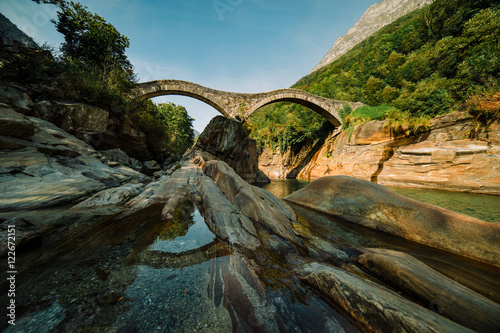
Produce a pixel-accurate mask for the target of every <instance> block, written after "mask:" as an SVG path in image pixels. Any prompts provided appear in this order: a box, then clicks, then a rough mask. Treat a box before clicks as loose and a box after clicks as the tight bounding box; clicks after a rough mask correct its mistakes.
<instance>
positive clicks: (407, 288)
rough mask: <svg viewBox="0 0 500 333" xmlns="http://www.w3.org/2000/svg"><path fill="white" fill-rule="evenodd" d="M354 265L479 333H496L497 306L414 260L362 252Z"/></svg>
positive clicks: (402, 255) (386, 252)
mask: <svg viewBox="0 0 500 333" xmlns="http://www.w3.org/2000/svg"><path fill="white" fill-rule="evenodd" d="M363 252H364V254H362V255H361V256H359V258H358V263H359V264H360V265H361V266H362V267H363V268H364V269H365V270H367V271H369V272H370V273H372V274H375V275H376V276H377V277H378V278H380V279H382V280H383V281H385V282H387V283H388V284H389V285H391V286H394V287H396V288H397V289H398V290H402V291H404V292H405V293H406V294H407V295H409V296H412V297H416V298H417V299H418V300H420V301H424V302H425V304H426V305H427V306H428V307H429V308H431V309H433V310H435V311H437V312H439V314H441V315H443V316H445V317H447V318H449V319H451V320H453V321H455V322H457V323H459V324H461V325H463V326H466V327H469V328H471V329H473V330H476V331H479V332H492V333H493V332H498V331H499V329H500V305H498V304H497V303H495V302H493V301H491V300H489V299H487V298H486V297H484V296H482V295H480V294H478V293H476V292H474V291H472V290H470V289H468V288H466V287H464V286H463V285H461V284H459V283H457V282H455V281H453V280H451V279H449V278H447V277H446V276H444V275H442V274H441V273H439V272H437V271H435V270H433V269H432V268H430V267H429V266H427V265H425V264H424V263H423V262H421V261H419V260H417V259H415V258H414V257H412V256H410V255H408V254H405V253H402V252H398V251H392V250H384V249H366V250H363Z"/></svg>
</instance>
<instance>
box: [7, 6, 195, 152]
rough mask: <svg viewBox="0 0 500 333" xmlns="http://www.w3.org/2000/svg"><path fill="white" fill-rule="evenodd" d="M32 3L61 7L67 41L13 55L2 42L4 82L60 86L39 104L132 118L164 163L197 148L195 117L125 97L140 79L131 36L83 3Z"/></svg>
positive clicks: (172, 106) (60, 28)
mask: <svg viewBox="0 0 500 333" xmlns="http://www.w3.org/2000/svg"><path fill="white" fill-rule="evenodd" d="M33 1H34V2H36V3H38V4H40V5H55V6H57V7H58V11H57V19H54V20H52V23H53V24H54V26H55V27H56V29H57V31H58V32H60V33H61V34H62V35H63V36H64V42H63V43H62V45H61V46H60V49H58V50H56V49H52V48H51V47H48V46H46V45H43V46H40V47H39V48H38V49H27V48H26V49H23V50H19V51H14V52H13V51H12V50H10V49H9V48H8V47H7V46H6V45H4V44H2V43H0V57H1V58H2V59H3V61H5V62H6V63H7V64H8V66H3V67H1V68H0V79H2V80H5V81H10V82H17V83H21V84H26V85H29V84H37V85H39V86H42V87H43V86H46V87H57V89H52V90H51V89H45V90H41V91H40V92H39V93H38V95H35V96H33V97H34V99H35V101H37V100H43V99H46V98H51V97H52V98H64V99H68V100H74V101H81V102H84V103H88V104H91V105H95V106H98V107H100V108H103V109H105V110H107V111H109V112H111V113H112V114H113V115H114V116H115V117H118V118H121V117H124V116H129V117H130V118H131V119H132V120H133V123H134V124H135V126H136V127H137V129H138V130H140V131H141V132H143V133H144V134H145V135H146V143H147V145H148V149H149V151H150V152H151V153H152V154H153V157H154V158H155V159H157V160H159V161H162V160H164V159H166V158H171V159H172V158H173V159H175V158H180V156H182V154H183V153H184V152H185V151H186V149H188V148H190V147H191V146H192V144H193V143H194V132H193V128H192V123H193V121H194V119H193V118H191V117H190V116H189V115H188V113H187V111H186V109H185V108H184V107H183V106H180V105H175V104H170V103H165V104H155V103H153V102H152V101H150V100H148V101H145V102H143V103H141V104H139V106H138V107H134V108H132V107H130V105H129V101H128V100H127V98H126V97H125V96H126V95H125V94H126V93H127V92H128V90H129V89H130V88H131V87H132V86H133V85H134V84H135V83H137V77H136V75H135V73H134V68H133V66H132V64H131V63H130V61H129V60H128V59H127V56H126V54H125V52H126V49H127V48H128V47H129V45H130V42H129V39H128V37H126V36H124V35H122V34H121V33H120V32H119V31H118V30H117V29H116V28H115V27H114V26H113V25H112V24H110V23H108V22H106V20H105V19H104V18H102V17H101V16H99V15H97V14H93V13H91V12H89V11H88V10H87V8H86V7H85V6H83V5H81V4H80V3H78V2H72V1H70V2H67V1H65V0H33ZM52 95H53V96H52ZM134 106H135V105H134Z"/></svg>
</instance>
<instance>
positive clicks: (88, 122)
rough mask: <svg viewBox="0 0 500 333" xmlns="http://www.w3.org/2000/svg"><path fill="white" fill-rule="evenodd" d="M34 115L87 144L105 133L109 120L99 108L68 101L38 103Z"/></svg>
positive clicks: (107, 115)
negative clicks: (94, 137) (97, 135)
mask: <svg viewBox="0 0 500 333" xmlns="http://www.w3.org/2000/svg"><path fill="white" fill-rule="evenodd" d="M34 115H35V116H37V117H39V118H41V119H44V120H47V121H49V122H51V123H53V124H55V125H56V126H58V127H60V128H61V129H62V130H64V131H65V132H67V133H69V134H72V135H74V136H76V137H77V138H79V139H80V140H83V141H85V142H86V143H88V144H92V138H93V136H94V135H96V134H99V133H103V132H105V131H106V124H107V122H108V118H109V113H108V112H107V111H105V110H103V109H101V108H98V107H95V106H92V105H88V104H84V103H77V102H69V101H52V102H49V101H41V102H38V103H37V104H36V106H35V112H34Z"/></svg>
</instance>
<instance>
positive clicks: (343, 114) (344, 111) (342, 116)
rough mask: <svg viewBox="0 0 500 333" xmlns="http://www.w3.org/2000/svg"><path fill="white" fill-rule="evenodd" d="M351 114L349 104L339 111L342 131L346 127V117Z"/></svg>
mask: <svg viewBox="0 0 500 333" xmlns="http://www.w3.org/2000/svg"><path fill="white" fill-rule="evenodd" d="M351 112H352V107H351V105H350V104H345V105H344V107H343V108H342V109H340V111H339V116H340V119H341V120H342V129H343V130H345V129H346V128H347V127H348V125H347V124H348V123H347V122H346V118H347V116H349V115H350V114H351Z"/></svg>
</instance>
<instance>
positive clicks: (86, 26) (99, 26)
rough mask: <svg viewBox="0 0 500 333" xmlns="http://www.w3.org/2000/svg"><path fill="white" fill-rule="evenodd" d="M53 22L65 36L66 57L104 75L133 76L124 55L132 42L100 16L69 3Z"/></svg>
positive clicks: (62, 7) (64, 53)
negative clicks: (117, 72) (125, 73)
mask: <svg viewBox="0 0 500 333" xmlns="http://www.w3.org/2000/svg"><path fill="white" fill-rule="evenodd" d="M53 23H54V24H55V25H56V29H57V31H59V32H60V33H62V34H63V35H64V43H63V44H62V46H61V51H62V53H63V55H64V57H68V58H71V59H74V60H79V61H82V62H85V63H88V64H93V65H95V66H97V68H99V69H101V70H102V71H103V72H104V73H109V72H111V71H113V70H116V69H120V70H122V71H123V72H129V74H130V75H133V73H132V65H131V64H130V62H129V61H128V59H127V56H126V55H125V49H126V48H128V47H129V45H130V42H129V39H128V38H127V37H125V36H123V35H121V34H120V33H119V32H118V30H116V28H115V27H114V26H113V25H111V24H109V23H107V22H106V20H104V19H103V18H102V17H100V16H99V15H97V14H92V13H90V12H89V11H87V10H86V7H84V6H82V5H81V4H80V3H74V2H70V3H69V4H68V5H65V6H61V7H60V10H59V12H58V13H57V21H53Z"/></svg>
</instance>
